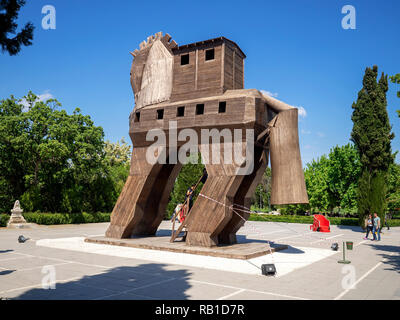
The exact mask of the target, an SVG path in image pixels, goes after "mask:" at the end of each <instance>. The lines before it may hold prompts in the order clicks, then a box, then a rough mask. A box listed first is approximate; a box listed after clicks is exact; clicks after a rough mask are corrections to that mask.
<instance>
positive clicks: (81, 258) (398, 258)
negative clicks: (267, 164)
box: [0, 221, 400, 300]
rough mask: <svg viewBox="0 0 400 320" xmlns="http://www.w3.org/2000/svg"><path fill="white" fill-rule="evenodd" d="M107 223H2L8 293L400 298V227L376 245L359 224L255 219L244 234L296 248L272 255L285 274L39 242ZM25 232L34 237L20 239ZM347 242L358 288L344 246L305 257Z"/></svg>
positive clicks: (2, 291) (90, 231) (100, 229)
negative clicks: (48, 275) (47, 277)
mask: <svg viewBox="0 0 400 320" xmlns="http://www.w3.org/2000/svg"><path fill="white" fill-rule="evenodd" d="M107 227H108V224H107V223H101V224H84V225H67V226H63V225H59V226H38V227H37V228H32V229H25V230H16V229H6V228H0V297H4V298H10V299H132V300H134V299H168V297H166V295H167V294H166V292H170V291H172V292H174V298H175V299H207V298H209V299H224V300H229V299H242V300H245V299H265V300H274V299H329V300H332V299H335V298H338V299H391V300H399V299H400V250H399V245H400V228H391V229H390V230H389V231H387V230H386V229H384V234H383V235H382V241H380V242H372V241H370V240H368V241H364V240H363V239H362V238H363V236H364V234H363V233H362V232H361V230H360V228H357V227H344V226H332V228H331V233H327V234H321V233H310V231H309V229H308V225H300V224H284V223H269V222H247V223H246V224H245V226H244V227H243V228H241V229H240V231H239V234H238V238H241V239H242V240H245V241H246V240H248V241H253V240H261V241H265V240H268V241H270V242H271V243H285V244H288V245H289V249H290V250H287V251H286V252H287V256H286V257H285V259H286V260H285V259H282V260H280V261H279V259H280V258H279V256H278V253H276V254H275V253H274V254H273V255H272V256H273V257H274V258H275V259H276V260H278V261H277V264H276V265H277V269H278V274H280V275H279V276H278V277H265V276H262V275H261V274H259V273H258V274H246V273H237V272H229V271H226V270H210V269H206V268H200V267H194V266H190V265H186V266H185V265H179V264H176V263H172V262H168V261H149V260H148V259H147V260H146V259H143V256H130V257H126V256H123V255H122V254H121V251H119V253H118V255H119V256H113V255H106V254H99V252H101V250H99V251H97V253H90V252H79V251H76V250H69V249H59V248H49V247H43V246H38V245H37V243H38V241H40V240H43V239H56V240H57V239H61V238H71V237H80V238H85V237H90V236H91V237H93V236H99V235H102V234H104V232H105V230H106V229H107ZM170 227H171V224H170V222H168V221H165V222H163V223H162V224H161V226H160V229H159V232H158V235H165V234H166V233H168V232H169V230H170ZM21 234H23V235H24V236H25V237H29V238H31V240H29V241H28V242H26V243H23V244H20V243H18V242H17V238H18V236H19V235H21ZM46 241H47V240H46ZM342 241H353V242H354V250H353V251H349V252H348V259H349V260H351V264H350V265H348V266H352V267H354V269H355V280H356V281H357V283H356V286H355V288H353V289H346V288H344V287H343V286H342V280H343V277H344V276H346V273H343V270H344V269H343V267H344V265H341V264H338V263H337V260H339V259H341V255H342V253H341V252H340V251H339V252H336V253H335V252H332V251H331V252H332V254H330V255H325V256H320V257H319V259H316V260H313V261H307V259H306V261H301V259H300V257H301V255H302V253H301V252H302V251H304V250H305V251H310V250H316V251H315V252H325V251H326V250H327V251H330V245H331V244H332V243H333V242H338V243H339V244H340V247H341V244H342ZM340 250H341V249H340ZM117 251H118V250H117ZM103 253H104V252H103ZM281 255H283V252H281ZM16 257H18V259H13V258H16ZM292 257H293V258H295V259H294V261H297V262H301V263H307V262H309V263H308V264H306V265H303V267H299V268H294V269H290V268H288V267H285V261H286V264H293V259H292ZM277 258H279V259H277ZM9 259H12V260H9ZM47 264H49V265H54V267H55V269H56V281H57V283H56V289H55V290H46V289H42V287H41V281H42V279H43V276H44V274H43V273H42V266H43V265H47ZM287 271H290V272H287ZM131 279H132V283H130V281H129V280H131ZM160 281H165V282H161V283H160Z"/></svg>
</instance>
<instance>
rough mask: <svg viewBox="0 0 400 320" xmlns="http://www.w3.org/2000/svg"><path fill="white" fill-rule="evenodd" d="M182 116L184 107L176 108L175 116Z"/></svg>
mask: <svg viewBox="0 0 400 320" xmlns="http://www.w3.org/2000/svg"><path fill="white" fill-rule="evenodd" d="M184 115H185V107H178V109H176V116H177V117H183V116H184Z"/></svg>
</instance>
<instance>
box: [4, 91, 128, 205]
mask: <svg viewBox="0 0 400 320" xmlns="http://www.w3.org/2000/svg"><path fill="white" fill-rule="evenodd" d="M23 100H24V103H22V100H19V101H18V100H17V99H15V98H14V97H13V96H11V98H9V99H5V100H2V101H1V102H0V119H1V121H0V155H1V157H0V209H1V210H2V211H3V212H4V211H9V208H10V207H12V203H13V202H14V201H15V200H16V199H20V200H21V204H22V205H23V206H24V208H25V210H26V211H32V210H39V211H42V212H45V211H50V212H82V211H86V212H96V211H110V210H112V208H113V206H114V203H115V200H116V198H117V197H118V195H119V192H120V190H118V189H120V188H122V187H121V186H119V187H118V188H116V184H117V182H118V181H119V179H122V178H123V179H126V175H127V173H128V172H129V164H126V163H122V166H121V165H119V164H118V163H115V161H114V160H113V158H112V156H111V155H110V154H107V150H105V148H104V147H105V144H104V141H103V139H104V133H103V129H102V128H101V127H98V126H95V125H94V123H93V121H92V120H91V119H90V117H89V116H85V115H83V114H81V112H80V110H79V109H78V108H77V109H75V110H74V112H73V113H72V114H67V112H66V111H65V110H61V109H60V107H61V104H60V103H59V102H58V101H57V100H55V99H50V100H47V101H40V100H39V99H38V97H37V96H36V95H35V94H33V93H32V92H29V93H28V95H27V96H26V97H24V99H23ZM109 146H110V144H109ZM111 149H113V147H111ZM114 149H115V148H114ZM121 171H122V172H121Z"/></svg>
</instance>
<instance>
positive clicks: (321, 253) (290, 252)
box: [36, 237, 335, 277]
mask: <svg viewBox="0 0 400 320" xmlns="http://www.w3.org/2000/svg"><path fill="white" fill-rule="evenodd" d="M84 240H85V238H84V237H70V238H58V239H41V240H38V241H36V245H37V246H42V247H48V248H55V249H64V250H72V251H79V252H86V253H94V254H100V255H106V256H114V257H120V258H132V259H140V260H147V261H153V262H159V263H167V264H176V265H183V266H190V267H198V268H206V269H214V270H221V271H230V272H238V273H244V274H256V275H259V274H261V265H262V264H266V263H274V264H275V266H276V269H277V275H276V276H277V277H280V276H283V275H286V274H288V273H290V272H292V271H294V270H296V269H299V268H303V267H306V266H308V265H310V264H312V263H315V262H317V261H320V260H322V259H325V258H327V257H330V256H331V255H334V254H335V252H334V251H332V250H327V249H320V248H311V247H296V248H294V247H289V248H288V249H286V250H282V251H279V252H274V253H273V254H269V255H264V256H261V257H257V258H252V259H248V260H240V259H229V258H221V257H212V256H202V255H196V254H188V253H177V252H168V251H160V250H148V249H139V248H130V247H119V246H113V245H106V244H95V243H88V242H85V241H84Z"/></svg>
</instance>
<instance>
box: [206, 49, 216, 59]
mask: <svg viewBox="0 0 400 320" xmlns="http://www.w3.org/2000/svg"><path fill="white" fill-rule="evenodd" d="M208 60H214V49H208V50H206V61H208Z"/></svg>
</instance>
